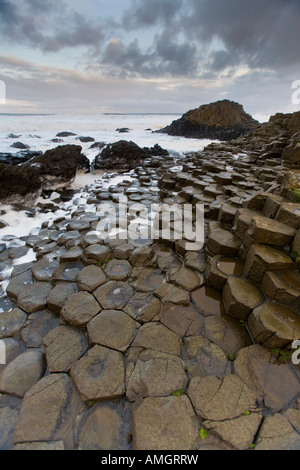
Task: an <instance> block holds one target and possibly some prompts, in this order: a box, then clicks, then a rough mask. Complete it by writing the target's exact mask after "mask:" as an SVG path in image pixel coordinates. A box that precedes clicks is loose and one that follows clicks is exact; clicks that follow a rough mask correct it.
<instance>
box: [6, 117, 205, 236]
mask: <svg viewBox="0 0 300 470" xmlns="http://www.w3.org/2000/svg"><path fill="white" fill-rule="evenodd" d="M179 117H180V116H179V115H169V114H165V115H164V114H154V115H149V114H134V115H132V114H123V115H119V114H110V115H105V114H100V115H87V116H85V115H78V116H77V115H76V116H75V115H38V116H37V115H0V152H9V153H15V152H17V150H16V149H13V148H11V145H12V144H13V143H14V142H16V141H20V142H22V143H24V144H26V145H29V147H30V149H31V150H35V151H43V152H45V151H46V150H48V149H51V148H55V147H56V146H58V145H63V144H78V145H81V146H82V148H83V153H84V154H85V155H86V156H87V157H88V158H89V160H90V161H91V162H92V161H93V160H94V158H95V157H96V155H97V154H98V153H99V149H90V146H91V144H92V143H91V142H89V143H81V142H80V141H79V140H77V137H80V136H85V137H87V136H88V137H93V138H94V139H95V141H96V142H104V143H105V144H109V143H114V142H117V141H119V140H126V141H133V142H135V143H136V144H137V145H139V146H140V147H153V146H154V145H155V144H159V145H160V146H161V147H163V148H165V149H167V150H168V151H169V152H170V153H171V154H172V153H176V154H181V155H183V154H184V153H188V152H194V151H200V150H202V149H203V148H204V147H205V146H206V145H208V144H209V143H211V142H212V141H211V140H198V139H185V138H182V137H173V136H169V135H167V134H160V133H159V134H157V133H153V132H152V131H156V130H159V129H162V128H163V127H165V126H167V125H168V124H170V123H171V122H172V121H173V120H175V119H178V118H179ZM120 128H128V129H129V132H128V133H119V132H118V131H117V129H120ZM149 129H150V130H149ZM63 131H69V132H73V133H74V134H76V135H75V136H70V137H67V138H63V143H61V144H59V143H54V142H52V139H54V138H56V135H57V134H58V133H60V132H63ZM11 133H12V134H15V135H17V136H19V137H18V138H16V139H12V138H10V137H9V134H11ZM102 176H103V172H100V171H98V172H95V173H89V174H84V173H82V172H81V173H79V174H78V175H77V177H76V179H75V181H74V182H73V183H72V184H71V186H70V188H71V189H76V190H81V194H76V195H75V196H74V198H73V199H72V200H71V201H70V202H67V203H61V204H60V210H59V211H57V212H55V213H49V214H44V213H41V212H38V213H37V214H36V215H35V217H28V215H27V214H26V212H25V211H15V210H14V209H13V208H12V207H11V206H5V207H3V206H2V207H0V208H1V209H2V210H4V211H5V214H4V215H1V219H2V220H3V221H5V222H6V223H7V224H8V225H7V226H6V227H4V228H2V229H0V242H1V240H3V237H4V236H6V235H13V236H15V237H18V238H19V237H23V236H27V235H29V234H30V235H32V234H36V233H38V231H39V230H40V227H41V225H42V224H43V223H44V222H47V221H49V222H50V221H51V219H53V218H57V217H60V216H63V217H70V214H71V211H72V210H75V209H76V208H77V207H79V206H82V207H84V206H85V205H86V203H87V199H88V197H89V194H88V191H87V190H86V189H85V188H86V186H89V185H93V184H95V183H96V182H97V181H98V180H99V181H102ZM123 179H127V180H128V179H129V180H130V178H129V177H128V176H126V177H125V176H117V177H116V178H113V179H112V180H111V181H109V183H108V182H106V181H105V180H103V186H104V187H106V188H107V187H108V185H111V184H117V183H119V182H121V181H122V180H123ZM53 199H55V193H53V195H52V197H50V201H49V200H47V202H51V201H52V200H53ZM40 202H45V200H40ZM89 210H90V208H89Z"/></svg>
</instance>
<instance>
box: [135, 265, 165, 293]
mask: <svg viewBox="0 0 300 470" xmlns="http://www.w3.org/2000/svg"><path fill="white" fill-rule="evenodd" d="M132 278H133V279H132V281H131V283H132V286H133V287H134V288H135V289H136V290H137V291H138V292H154V291H156V289H157V288H159V287H160V286H161V285H162V283H163V281H164V279H165V276H164V275H163V274H162V273H161V271H159V270H154V269H152V268H143V269H135V270H134V272H133V275H132Z"/></svg>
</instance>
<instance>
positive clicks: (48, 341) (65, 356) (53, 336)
mask: <svg viewBox="0 0 300 470" xmlns="http://www.w3.org/2000/svg"><path fill="white" fill-rule="evenodd" d="M43 344H44V347H45V354H46V359H47V365H48V368H49V372H50V373H56V372H68V371H69V370H70V368H71V366H72V365H73V364H74V363H75V362H76V361H78V359H80V357H81V356H83V354H84V353H85V352H86V350H87V349H88V341H87V339H86V337H85V335H84V334H83V333H82V332H81V331H79V330H77V329H75V328H70V327H68V326H58V327H57V328H54V330H52V331H50V333H48V334H47V335H46V336H45V337H44V340H43Z"/></svg>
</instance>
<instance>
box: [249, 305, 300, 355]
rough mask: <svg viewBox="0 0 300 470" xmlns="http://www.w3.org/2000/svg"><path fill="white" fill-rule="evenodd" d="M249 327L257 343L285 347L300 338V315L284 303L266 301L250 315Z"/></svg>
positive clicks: (271, 346)
mask: <svg viewBox="0 0 300 470" xmlns="http://www.w3.org/2000/svg"><path fill="white" fill-rule="evenodd" d="M248 328H249V331H250V333H251V335H252V338H253V340H254V341H255V342H256V343H259V344H262V345H263V346H265V347H266V348H270V349H274V348H285V347H287V346H289V345H290V344H291V343H292V342H293V341H295V340H297V339H299V338H300V317H299V314H297V313H296V312H294V311H293V310H291V309H290V308H288V307H285V306H284V305H281V304H277V303H276V302H265V303H264V304H263V305H261V306H260V307H257V308H256V309H255V310H253V312H252V313H251V315H250V316H249V319H248Z"/></svg>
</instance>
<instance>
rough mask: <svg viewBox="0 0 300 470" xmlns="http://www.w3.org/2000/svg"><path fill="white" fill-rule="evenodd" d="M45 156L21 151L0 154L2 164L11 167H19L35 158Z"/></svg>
mask: <svg viewBox="0 0 300 470" xmlns="http://www.w3.org/2000/svg"><path fill="white" fill-rule="evenodd" d="M40 155H43V152H36V151H32V150H27V151H21V152H17V153H7V152H0V163H7V164H9V165H19V164H20V163H25V162H27V161H28V160H31V159H32V158H34V157H38V156H40Z"/></svg>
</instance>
